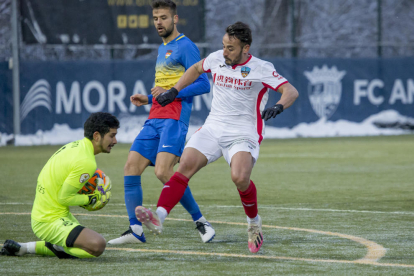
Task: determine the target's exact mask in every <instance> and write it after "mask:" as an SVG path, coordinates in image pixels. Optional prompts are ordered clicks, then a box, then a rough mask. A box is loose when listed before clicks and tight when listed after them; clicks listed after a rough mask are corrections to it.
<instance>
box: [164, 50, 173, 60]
mask: <svg viewBox="0 0 414 276" xmlns="http://www.w3.org/2000/svg"><path fill="white" fill-rule="evenodd" d="M172 52H173V51H172V50H168V51H167V53H166V54H165V58H166V59H167V58H169V57H170V56H171V54H172Z"/></svg>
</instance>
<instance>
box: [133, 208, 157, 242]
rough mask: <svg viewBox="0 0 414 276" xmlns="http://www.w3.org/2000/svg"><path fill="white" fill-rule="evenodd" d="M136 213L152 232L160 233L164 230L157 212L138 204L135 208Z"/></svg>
mask: <svg viewBox="0 0 414 276" xmlns="http://www.w3.org/2000/svg"><path fill="white" fill-rule="evenodd" d="M135 215H136V217H137V219H138V220H139V221H140V222H141V223H142V224H144V225H145V226H146V227H147V228H148V229H149V230H150V232H151V233H154V235H159V234H161V232H162V222H161V219H160V218H159V216H158V214H157V213H156V212H153V211H152V210H151V209H147V208H145V207H143V206H137V208H135Z"/></svg>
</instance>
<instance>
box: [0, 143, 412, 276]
mask: <svg viewBox="0 0 414 276" xmlns="http://www.w3.org/2000/svg"><path fill="white" fill-rule="evenodd" d="M58 148H59V146H38V147H0V179H1V180H0V182H1V193H0V244H2V243H4V241H5V240H6V239H14V240H16V241H20V242H28V241H35V240H38V239H37V238H36V237H35V235H34V234H33V232H32V230H31V227H30V215H29V213H30V211H31V207H32V202H33V200H34V195H35V186H36V179H37V176H38V174H39V172H40V170H41V169H42V167H43V165H44V164H45V163H46V161H47V160H48V158H49V157H50V156H51V155H52V154H53V152H55V151H56V150H57V149H58ZM128 151H129V145H127V144H119V145H117V146H115V147H114V148H113V150H112V153H111V154H109V155H107V154H100V155H98V156H97V163H98V167H99V168H100V169H102V170H103V171H104V172H105V173H106V174H107V175H109V176H110V177H111V180H112V183H113V198H112V200H111V202H110V203H109V204H108V205H107V206H106V207H105V208H104V209H102V210H101V211H98V212H89V213H88V212H86V211H85V210H83V209H81V208H79V207H73V208H71V211H72V213H74V214H76V215H75V216H76V217H77V218H78V220H79V221H80V222H81V223H82V224H83V225H84V226H86V227H88V228H91V229H93V230H95V231H97V232H99V233H101V234H102V235H103V236H104V237H105V239H106V240H109V239H112V238H115V237H118V236H119V235H120V234H121V233H122V232H124V231H125V230H127V228H128V219H127V218H126V210H125V206H124V205H123V201H124V200H123V197H124V192H123V166H124V164H125V161H126V158H127V154H128ZM252 179H253V181H254V182H255V183H256V186H257V190H258V203H259V214H260V215H261V216H262V218H263V224H264V228H263V232H264V238H265V242H264V245H263V247H262V249H261V250H260V251H259V253H258V254H251V253H250V252H249V251H248V248H247V232H246V229H247V226H246V216H245V214H244V211H243V208H242V206H241V203H240V198H239V196H238V193H237V191H236V188H235V186H234V184H233V183H232V182H231V178H230V169H229V167H228V165H227V164H226V163H225V161H224V159H222V158H221V159H219V160H218V161H216V162H214V163H212V164H210V165H209V166H207V167H206V168H204V169H202V170H201V171H200V172H199V173H198V174H196V176H195V177H194V178H193V179H191V181H190V187H191V189H192V192H193V194H194V197H195V198H196V200H197V202H198V204H199V205H200V208H201V211H202V213H203V214H204V216H205V217H206V218H207V219H208V220H209V221H211V222H212V225H213V226H214V228H215V230H216V237H215V239H214V240H213V242H211V243H208V244H204V243H202V242H201V239H200V237H199V235H198V233H197V231H196V230H195V225H194V223H193V222H191V221H190V220H191V217H190V216H189V215H188V214H187V213H186V212H185V210H184V209H183V208H182V207H181V206H177V207H175V208H174V209H173V210H172V212H171V214H170V216H169V219H167V220H166V221H165V223H164V233H163V234H162V235H160V236H153V235H150V234H149V233H147V234H146V238H147V243H146V244H141V245H125V246H116V247H115V246H108V247H107V250H106V251H105V253H104V254H103V255H102V256H101V257H99V258H95V259H88V260H59V259H57V258H52V257H41V256H34V255H26V256H24V257H20V258H17V257H4V256H0V274H1V275H87V274H95V275H97V274H99V275H110V274H111V275H115V274H116V275H168V276H170V275H197V274H202V275H321V274H323V275H409V274H414V237H413V233H414V231H413V230H414V224H413V221H414V200H413V198H414V189H413V187H414V136H413V135H405V136H388V137H383V136H382V137H359V138H321V139H287V140H265V141H263V143H262V146H261V151H260V157H259V160H258V162H257V164H256V166H255V168H254V170H253V175H252ZM142 186H143V191H144V206H150V207H151V206H152V207H153V208H154V207H155V206H154V205H155V204H156V203H157V199H158V196H159V194H160V192H161V188H162V184H161V183H160V182H159V181H158V180H157V179H156V177H155V175H154V169H153V168H152V167H149V168H148V169H147V170H146V172H145V173H144V174H143V177H142Z"/></svg>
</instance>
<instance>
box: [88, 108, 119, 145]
mask: <svg viewBox="0 0 414 276" xmlns="http://www.w3.org/2000/svg"><path fill="white" fill-rule="evenodd" d="M111 128H119V121H118V119H117V118H116V117H115V116H114V115H112V114H110V113H106V112H96V113H92V114H91V115H90V116H89V118H88V119H87V120H86V122H85V124H84V125H83V130H84V136H85V137H86V138H88V139H89V140H92V139H93V134H94V133H95V131H97V132H99V134H101V136H102V137H103V136H105V134H107V133H108V132H109V131H110V129H111Z"/></svg>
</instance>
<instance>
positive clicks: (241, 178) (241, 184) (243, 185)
mask: <svg viewBox="0 0 414 276" xmlns="http://www.w3.org/2000/svg"><path fill="white" fill-rule="evenodd" d="M231 180H232V181H233V182H234V184H235V185H236V187H237V189H239V190H240V191H242V192H243V191H245V190H247V188H248V187H249V184H250V176H249V175H247V174H234V173H232V174H231Z"/></svg>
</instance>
